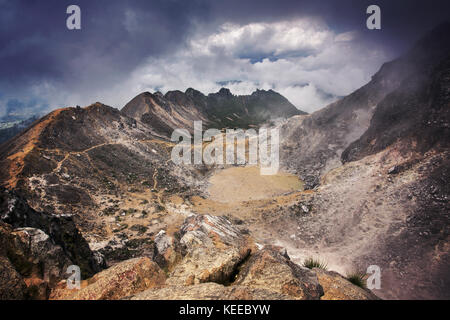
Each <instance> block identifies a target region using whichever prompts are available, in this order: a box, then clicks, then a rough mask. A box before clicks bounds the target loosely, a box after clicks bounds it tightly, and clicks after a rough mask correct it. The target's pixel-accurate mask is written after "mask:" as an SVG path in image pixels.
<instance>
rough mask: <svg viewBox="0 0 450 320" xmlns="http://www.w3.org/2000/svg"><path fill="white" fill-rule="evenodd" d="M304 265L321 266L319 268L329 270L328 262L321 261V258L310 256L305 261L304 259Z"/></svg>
mask: <svg viewBox="0 0 450 320" xmlns="http://www.w3.org/2000/svg"><path fill="white" fill-rule="evenodd" d="M303 266H304V267H305V268H308V269H314V268H319V269H323V270H327V263H326V262H324V261H321V260H319V259H314V258H308V259H306V260H305V261H303Z"/></svg>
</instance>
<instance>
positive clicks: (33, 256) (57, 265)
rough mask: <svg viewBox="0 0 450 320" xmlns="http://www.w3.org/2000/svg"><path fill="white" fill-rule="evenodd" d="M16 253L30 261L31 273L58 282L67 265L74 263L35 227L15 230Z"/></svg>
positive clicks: (50, 281) (50, 282) (51, 282)
mask: <svg viewBox="0 0 450 320" xmlns="http://www.w3.org/2000/svg"><path fill="white" fill-rule="evenodd" d="M13 235H15V236H16V237H15V244H16V248H17V251H16V255H21V258H23V259H24V260H26V261H28V262H29V266H30V268H31V270H30V271H29V272H30V275H36V276H39V278H42V279H44V280H46V281H47V282H49V284H50V285H52V284H56V282H57V281H59V280H60V279H61V278H62V277H63V276H64V274H65V271H66V270H67V267H68V266H70V265H72V261H70V260H69V259H68V258H67V256H66V255H65V254H64V251H63V249H62V248H61V247H60V246H58V245H55V244H54V243H53V242H52V241H51V239H50V237H49V236H48V235H47V234H46V233H45V232H44V231H42V230H39V229H34V228H19V229H16V230H14V232H13Z"/></svg>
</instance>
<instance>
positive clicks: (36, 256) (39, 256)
mask: <svg viewBox="0 0 450 320" xmlns="http://www.w3.org/2000/svg"><path fill="white" fill-rule="evenodd" d="M0 244H1V249H0V259H1V260H2V268H3V271H2V275H4V277H2V278H1V279H0V292H1V294H0V295H2V296H5V297H9V298H10V299H14V298H18V299H47V298H48V294H49V289H50V288H51V287H52V286H54V285H55V284H56V283H57V282H58V281H59V280H61V279H62V278H64V275H65V271H66V269H67V267H68V266H69V265H71V264H72V262H71V261H70V260H69V259H68V257H67V256H66V255H65V253H64V251H63V249H62V248H61V247H60V246H58V245H56V244H54V243H53V242H52V241H51V239H50V237H49V236H48V235H47V234H45V233H44V232H43V231H42V230H39V229H34V228H19V229H12V228H11V227H10V226H9V225H7V224H3V223H1V224H0ZM19 291H20V294H19ZM9 298H8V299H9Z"/></svg>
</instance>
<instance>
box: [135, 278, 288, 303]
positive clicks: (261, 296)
mask: <svg viewBox="0 0 450 320" xmlns="http://www.w3.org/2000/svg"><path fill="white" fill-rule="evenodd" d="M127 299H129V300H291V297H290V296H288V295H284V294H280V293H277V292H273V291H270V290H265V289H262V288H249V287H242V286H232V287H226V286H223V285H220V284H217V283H213V282H208V283H200V284H196V285H192V286H168V287H165V288H161V289H150V290H146V291H143V292H141V293H138V294H136V295H133V296H130V297H127Z"/></svg>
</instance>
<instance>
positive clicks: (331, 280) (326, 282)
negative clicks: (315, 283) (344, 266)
mask: <svg viewBox="0 0 450 320" xmlns="http://www.w3.org/2000/svg"><path fill="white" fill-rule="evenodd" d="M314 271H315V272H316V274H317V277H318V278H319V282H320V285H321V286H322V288H323V291H324V295H323V296H322V298H321V300H379V298H378V297H377V296H376V295H375V294H373V293H372V292H371V291H370V290H368V289H364V288H361V287H358V286H356V285H354V284H353V283H351V282H350V281H348V280H347V279H345V278H344V277H343V276H341V275H340V274H339V273H337V272H333V271H325V270H322V269H317V268H316V269H314Z"/></svg>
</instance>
